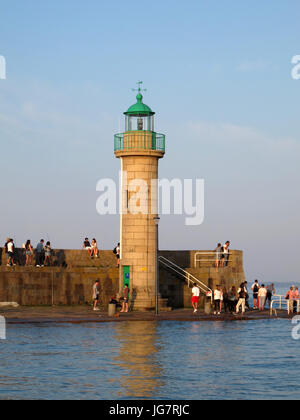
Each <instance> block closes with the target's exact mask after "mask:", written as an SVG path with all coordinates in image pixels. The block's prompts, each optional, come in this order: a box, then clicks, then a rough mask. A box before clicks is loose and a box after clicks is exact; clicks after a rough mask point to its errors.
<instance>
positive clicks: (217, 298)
mask: <svg viewBox="0 0 300 420" xmlns="http://www.w3.org/2000/svg"><path fill="white" fill-rule="evenodd" d="M214 302H215V312H214V314H215V315H220V314H221V311H222V303H223V292H222V290H221V287H220V286H219V285H218V286H217V288H216V290H215V292H214Z"/></svg>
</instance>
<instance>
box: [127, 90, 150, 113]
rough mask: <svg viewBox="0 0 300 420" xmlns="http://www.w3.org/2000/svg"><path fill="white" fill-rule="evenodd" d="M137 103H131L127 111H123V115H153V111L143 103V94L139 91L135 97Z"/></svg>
mask: <svg viewBox="0 0 300 420" xmlns="http://www.w3.org/2000/svg"><path fill="white" fill-rule="evenodd" d="M136 99H137V103H136V104H134V105H132V106H131V107H130V108H129V109H128V110H127V112H124V114H125V115H129V116H130V115H132V116H137V117H148V116H151V115H155V112H153V111H152V109H151V108H150V107H149V106H148V105H146V104H144V103H143V95H142V94H141V93H138V95H137V97H136Z"/></svg>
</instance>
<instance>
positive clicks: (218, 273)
mask: <svg viewBox="0 0 300 420" xmlns="http://www.w3.org/2000/svg"><path fill="white" fill-rule="evenodd" d="M133 245H134V244H133ZM197 252H198V251H161V252H160V255H161V256H164V257H165V258H168V259H169V260H171V261H173V262H175V263H176V264H177V265H179V266H180V267H182V268H184V269H186V270H187V271H189V272H190V274H192V275H194V276H195V277H196V278H198V279H199V280H201V281H202V282H203V283H204V284H206V285H207V286H209V287H210V288H211V289H213V288H214V287H215V286H216V285H217V284H221V285H222V286H225V287H227V288H229V287H231V286H232V285H235V286H238V285H239V284H240V283H241V282H242V281H244V280H245V274H244V269H243V253H242V251H231V258H230V263H229V266H228V267H226V268H219V269H216V268H215V267H214V261H213V259H211V260H210V262H208V261H207V257H203V258H202V261H201V259H200V261H196V262H195V255H196V254H197ZM207 252H211V251H207ZM3 254H4V253H3V252H2V258H0V260H1V261H2V266H0V302H17V303H18V304H20V305H25V306H26V305H27V306H36V305H52V304H54V305H78V304H79V305H82V304H86V303H91V301H92V286H93V284H94V282H95V281H96V280H100V300H101V302H102V303H103V304H105V305H106V304H108V303H109V300H110V298H111V297H112V296H115V295H117V294H118V293H119V291H120V284H119V270H118V269H117V268H116V257H115V255H114V254H113V252H112V251H100V258H99V259H95V260H91V259H90V258H89V257H88V254H87V252H86V251H80V250H56V251H55V257H54V261H55V263H56V266H55V267H49V268H48V267H45V268H36V267H24V266H22V265H21V266H20V265H17V266H16V267H6V260H5V255H3ZM17 255H18V260H19V262H20V263H21V264H22V263H24V261H23V253H22V250H17ZM129 255H131V254H129ZM154 258H155V255H154V254H153V253H150V254H149V253H147V252H142V250H141V249H140V250H139V252H136V253H134V256H133V255H132V259H129V260H128V264H130V263H131V262H132V261H133V262H134V264H135V265H134V270H133V272H132V275H133V276H134V278H137V281H136V282H135V283H134V284H133V287H132V299H134V298H135V297H136V296H137V294H139V296H140V303H138V302H136V303H137V304H136V309H141V310H142V306H143V305H144V304H145V302H146V301H148V308H149V309H151V308H153V307H154V290H155V284H154V282H153V281H152V279H154V278H155V272H154V263H155V259H154ZM125 263H126V260H124V264H125ZM160 295H161V297H162V301H161V302H163V303H161V304H162V306H167V305H166V299H167V302H168V305H169V306H170V307H173V308H182V307H190V306H191V288H190V287H188V285H187V283H186V282H185V280H184V279H183V278H181V277H179V276H177V275H176V274H174V273H173V272H172V271H169V270H166V269H165V268H163V267H162V266H160ZM203 305H204V296H202V297H201V299H200V306H202V307H203Z"/></svg>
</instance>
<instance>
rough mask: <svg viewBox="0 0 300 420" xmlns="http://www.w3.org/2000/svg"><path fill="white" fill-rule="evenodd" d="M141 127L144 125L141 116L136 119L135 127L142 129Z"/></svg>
mask: <svg viewBox="0 0 300 420" xmlns="http://www.w3.org/2000/svg"><path fill="white" fill-rule="evenodd" d="M143 127H144V124H143V118H138V121H137V129H138V130H139V131H142V130H143Z"/></svg>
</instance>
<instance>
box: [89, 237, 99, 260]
mask: <svg viewBox="0 0 300 420" xmlns="http://www.w3.org/2000/svg"><path fill="white" fill-rule="evenodd" d="M98 254H99V250H98V244H97V241H96V239H95V238H94V239H93V240H92V245H91V249H90V255H91V258H94V257H95V258H98V257H99V255H98Z"/></svg>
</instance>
